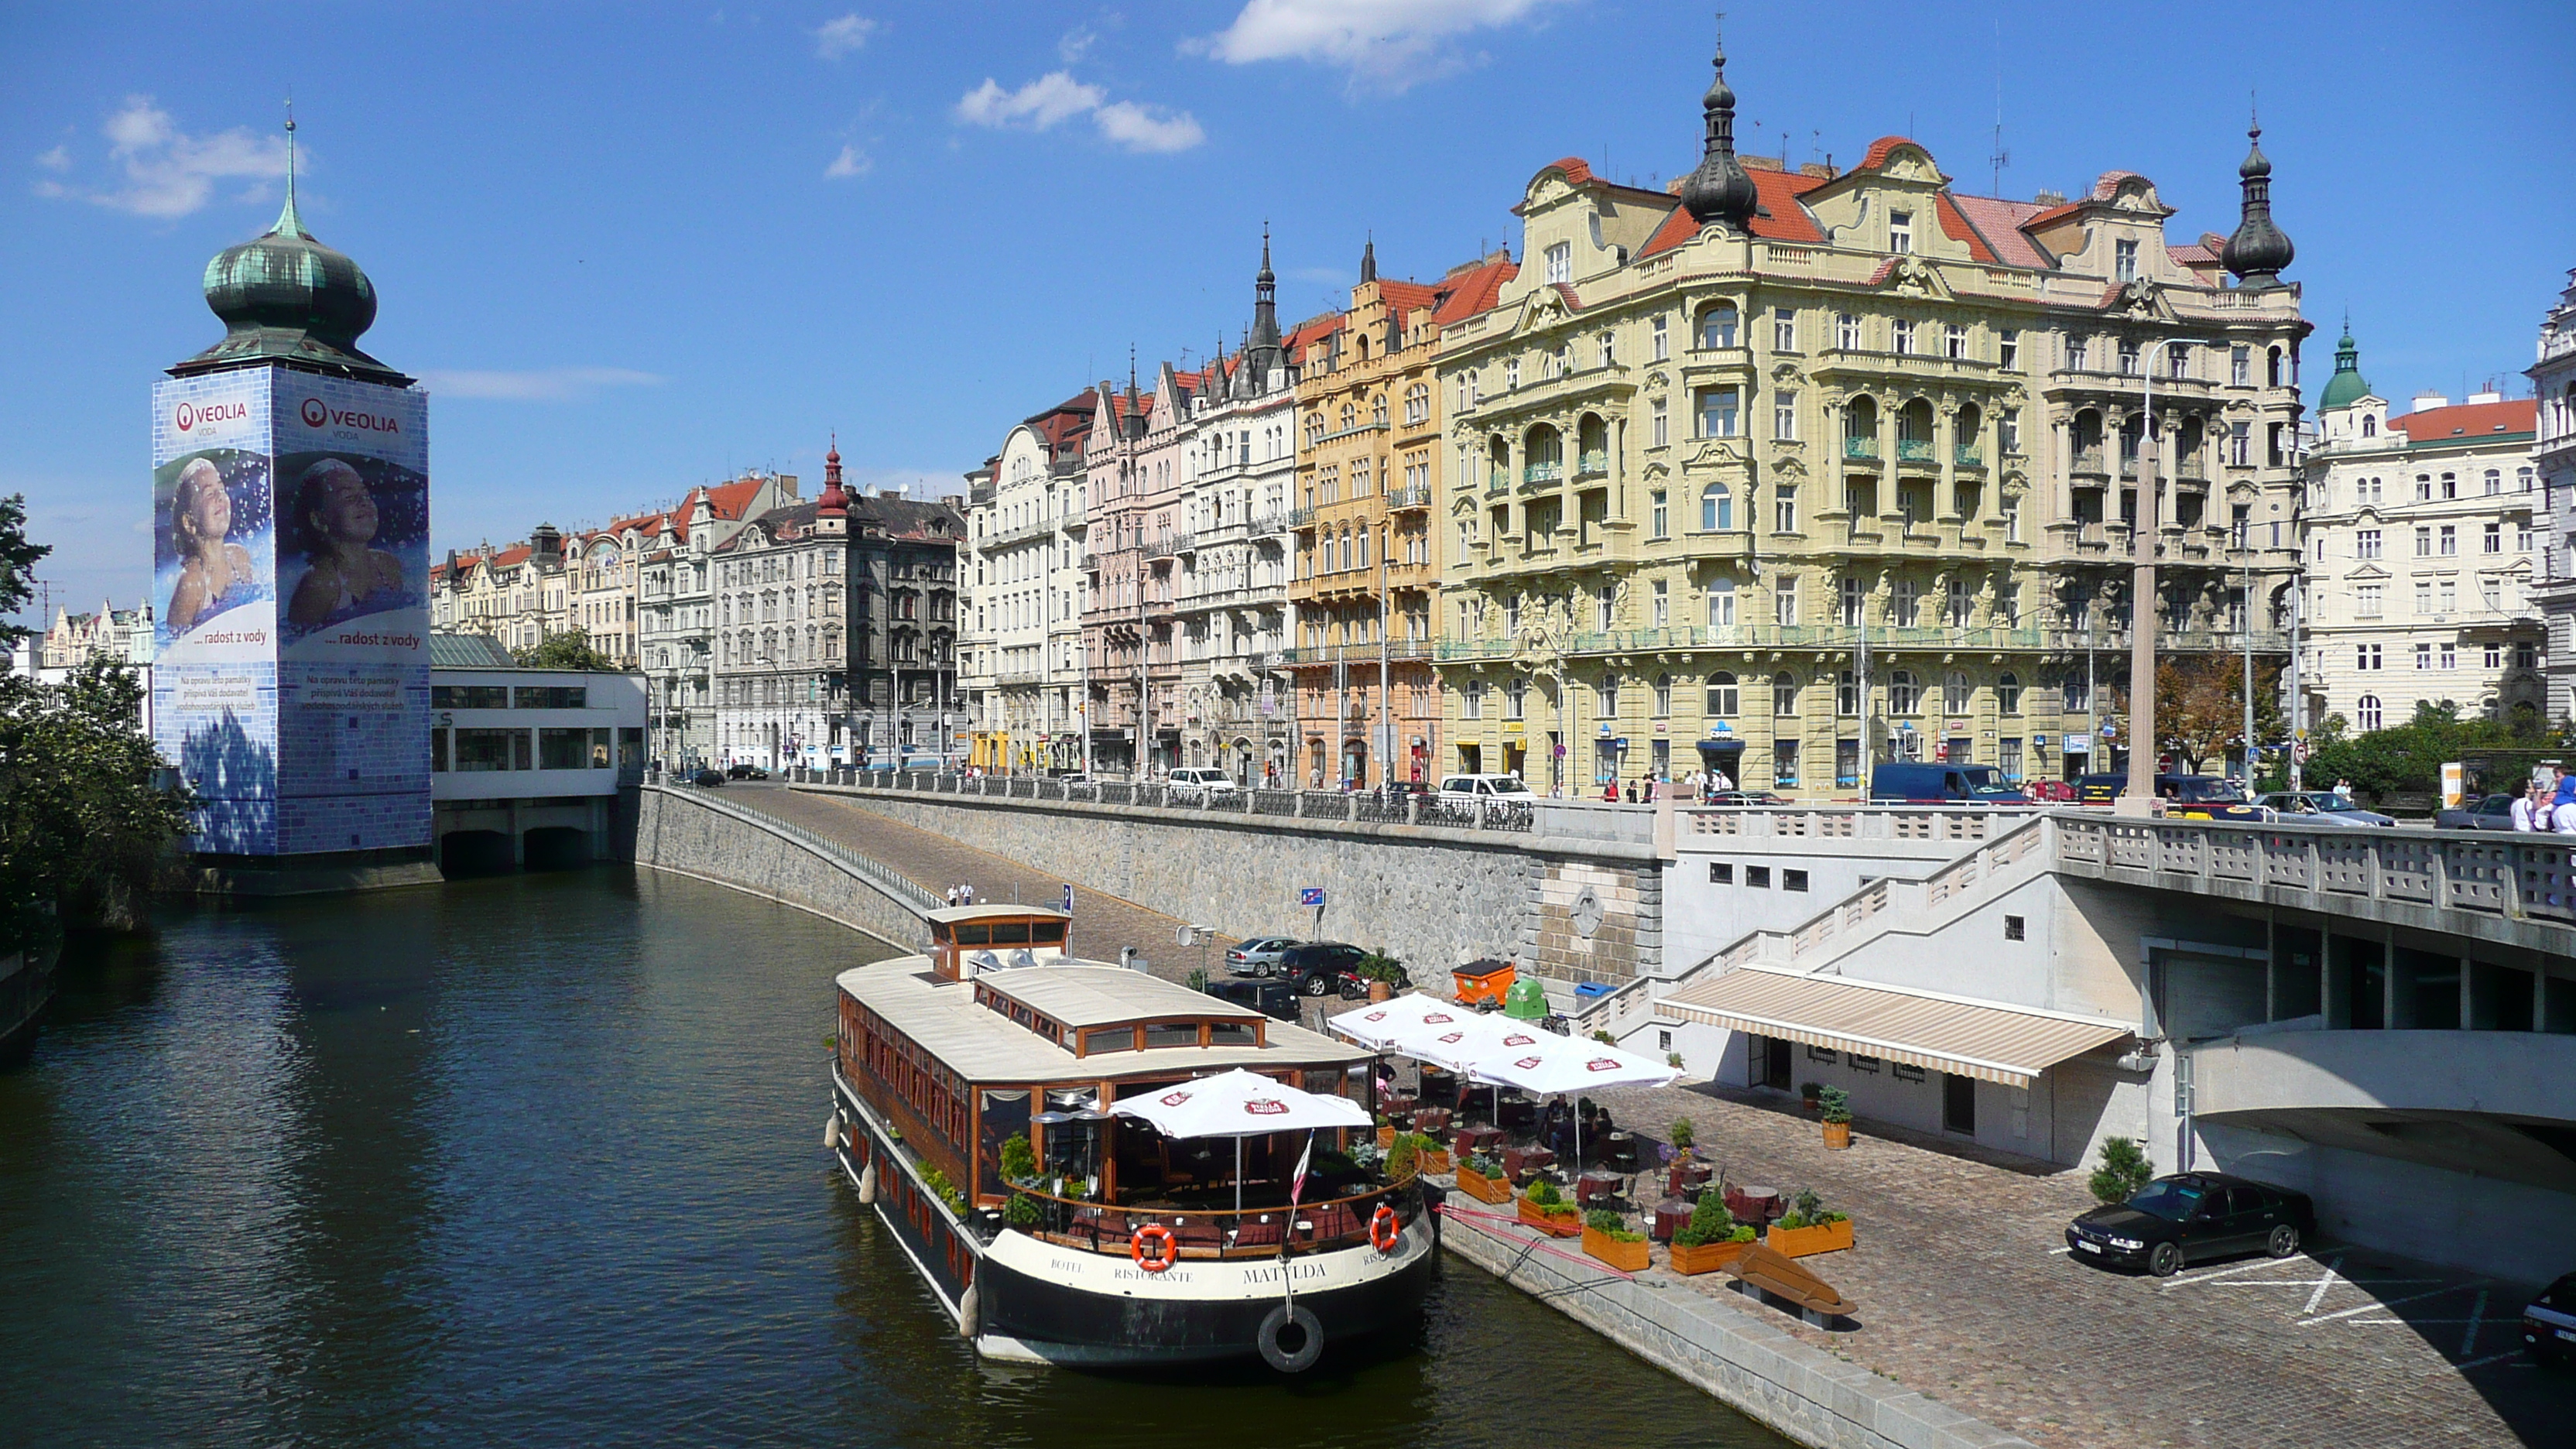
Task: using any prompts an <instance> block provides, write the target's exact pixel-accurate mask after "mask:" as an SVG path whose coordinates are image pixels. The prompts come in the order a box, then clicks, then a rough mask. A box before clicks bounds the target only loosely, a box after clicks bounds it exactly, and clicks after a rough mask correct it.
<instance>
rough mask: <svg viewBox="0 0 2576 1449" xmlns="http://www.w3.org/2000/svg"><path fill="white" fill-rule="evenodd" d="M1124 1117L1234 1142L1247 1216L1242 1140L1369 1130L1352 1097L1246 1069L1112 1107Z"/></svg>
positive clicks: (1177, 1133) (1238, 1194)
mask: <svg viewBox="0 0 2576 1449" xmlns="http://www.w3.org/2000/svg"><path fill="white" fill-rule="evenodd" d="M1109 1110H1110V1111H1112V1112H1114V1113H1116V1114H1117V1115H1119V1116H1121V1117H1134V1118H1136V1119H1138V1120H1139V1121H1143V1122H1146V1123H1150V1124H1151V1125H1152V1126H1153V1128H1154V1130H1155V1131H1157V1132H1160V1133H1162V1134H1163V1135H1164V1136H1166V1137H1183V1138H1186V1137H1231V1138H1233V1139H1234V1210H1235V1211H1236V1212H1237V1213H1241V1212H1242V1211H1243V1139H1244V1138H1246V1137H1267V1136H1269V1135H1270V1134H1271V1133H1273V1132H1294V1131H1296V1130H1297V1129H1299V1128H1301V1127H1302V1128H1304V1129H1306V1130H1307V1131H1309V1132H1313V1131H1317V1130H1320V1129H1323V1128H1328V1127H1366V1126H1368V1125H1369V1114H1368V1109H1366V1108H1364V1107H1362V1106H1361V1105H1360V1104H1359V1103H1357V1102H1354V1101H1352V1100H1350V1099H1349V1098H1347V1097H1328V1096H1324V1095H1323V1094H1321V1093H1317V1092H1307V1091H1301V1090H1299V1089H1298V1088H1295V1087H1291V1086H1289V1085H1287V1084H1286V1083H1284V1082H1274V1081H1272V1080H1271V1079H1270V1078H1268V1077H1265V1076H1262V1075H1261V1074H1259V1073H1257V1072H1247V1071H1245V1070H1243V1069H1242V1068H1241V1067H1237V1068H1235V1069H1234V1070H1233V1071H1230V1072H1219V1073H1218V1074H1216V1075H1215V1076H1213V1077H1200V1078H1198V1079H1196V1080H1194V1081H1188V1082H1182V1083H1179V1084H1178V1085H1176V1086H1172V1087H1169V1088H1166V1089H1164V1090H1162V1091H1159V1092H1153V1093H1149V1094H1147V1095H1144V1096H1137V1097H1129V1098H1126V1099H1124V1100H1122V1101H1120V1102H1119V1103H1118V1104H1117V1105H1115V1106H1113V1107H1111V1108H1110V1109H1109Z"/></svg>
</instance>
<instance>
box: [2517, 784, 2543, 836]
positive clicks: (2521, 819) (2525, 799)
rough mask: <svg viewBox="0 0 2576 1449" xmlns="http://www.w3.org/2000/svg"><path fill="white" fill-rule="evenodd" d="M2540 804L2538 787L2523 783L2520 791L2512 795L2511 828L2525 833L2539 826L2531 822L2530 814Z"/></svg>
mask: <svg viewBox="0 0 2576 1449" xmlns="http://www.w3.org/2000/svg"><path fill="white" fill-rule="evenodd" d="M2539 805H2540V787H2539V786H2538V785H2535V784H2530V783H2525V784H2524V785H2523V787H2522V793H2521V794H2519V795H2516V796H2514V797H2513V812H2512V813H2513V828H2514V829H2515V830H2518V831H2520V832H2522V833H2523V834H2525V835H2528V834H2530V833H2531V832H2532V831H2534V830H2537V829H2539V828H2540V827H2539V826H2537V825H2534V824H2533V823H2532V814H2533V811H2534V810H2535V809H2537V808H2538V807H2539Z"/></svg>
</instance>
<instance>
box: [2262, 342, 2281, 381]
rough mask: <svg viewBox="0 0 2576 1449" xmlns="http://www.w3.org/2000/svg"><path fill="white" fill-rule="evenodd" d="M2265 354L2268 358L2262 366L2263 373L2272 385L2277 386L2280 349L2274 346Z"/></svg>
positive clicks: (2279, 379) (2279, 377)
mask: <svg viewBox="0 0 2576 1449" xmlns="http://www.w3.org/2000/svg"><path fill="white" fill-rule="evenodd" d="M2266 355H2267V356H2268V358H2269V359H2270V360H2269V362H2267V363H2266V365H2265V367H2264V370H2263V375H2264V377H2265V378H2266V379H2267V380H2268V381H2269V382H2270V384H2271V385H2272V386H2274V387H2279V386H2280V385H2281V349H2279V348H2277V347H2275V348H2273V349H2272V350H2271V351H2270V352H2269V353H2268V354H2266Z"/></svg>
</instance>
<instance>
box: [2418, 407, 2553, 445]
mask: <svg viewBox="0 0 2576 1449" xmlns="http://www.w3.org/2000/svg"><path fill="white" fill-rule="evenodd" d="M2388 426H2390V427H2392V428H2403V429H2404V430H2405V431H2406V436H2407V439H2408V440H2409V441H2411V442H2417V443H2446V442H2449V441H2450V440H2451V439H2453V438H2460V439H2468V438H2487V437H2493V436H2495V435H2497V434H2499V433H2535V432H2538V431H2539V429H2540V404H2539V402H2538V401H2537V400H2535V399H2532V398H2527V397H2518V398H2507V399H2505V400H2504V401H2503V402H2491V403H2459V404H2456V405H2454V406H2451V407H2446V408H2426V409H2425V410H2424V411H2422V412H2420V413H2407V414H2406V415H2404V416H2403V417H2394V418H2390V419H2389V420H2388Z"/></svg>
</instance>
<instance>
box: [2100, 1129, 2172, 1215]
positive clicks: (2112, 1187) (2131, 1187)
mask: <svg viewBox="0 0 2576 1449" xmlns="http://www.w3.org/2000/svg"><path fill="white" fill-rule="evenodd" d="M2155 1176H2156V1169H2155V1164H2153V1163H2151V1162H2149V1161H2147V1152H2146V1145H2145V1144H2144V1143H2141V1142H2138V1141H2137V1140H2135V1139H2133V1138H2128V1137H2107V1138H2104V1139H2103V1141H2102V1165H2101V1166H2100V1167H2097V1168H2095V1169H2094V1170H2093V1177H2092V1180H2091V1181H2089V1182H2087V1183H2086V1184H2085V1186H2087V1187H2089V1188H2091V1189H2092V1190H2093V1196H2095V1197H2096V1198H2099V1199H2101V1200H2102V1201H2103V1202H2127V1201H2128V1200H2129V1199H2131V1198H2133V1197H2136V1196H2137V1195H2138V1190H2139V1189H2140V1188H2143V1187H2145V1186H2146V1185H2147V1184H2148V1183H2150V1182H2153V1181H2154V1180H2155Z"/></svg>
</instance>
